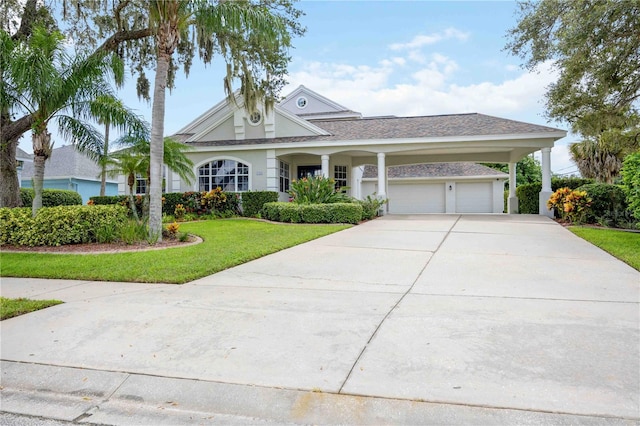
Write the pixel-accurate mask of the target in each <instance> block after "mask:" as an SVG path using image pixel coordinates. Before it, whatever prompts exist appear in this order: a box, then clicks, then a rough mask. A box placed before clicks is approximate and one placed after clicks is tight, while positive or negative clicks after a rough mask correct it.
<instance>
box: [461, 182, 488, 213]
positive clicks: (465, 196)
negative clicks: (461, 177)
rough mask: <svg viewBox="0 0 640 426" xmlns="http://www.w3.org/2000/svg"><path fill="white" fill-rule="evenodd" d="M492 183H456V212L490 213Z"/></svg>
mask: <svg viewBox="0 0 640 426" xmlns="http://www.w3.org/2000/svg"><path fill="white" fill-rule="evenodd" d="M492 211H493V184H492V183H491V182H475V183H460V182H458V183H456V213H491V212H492Z"/></svg>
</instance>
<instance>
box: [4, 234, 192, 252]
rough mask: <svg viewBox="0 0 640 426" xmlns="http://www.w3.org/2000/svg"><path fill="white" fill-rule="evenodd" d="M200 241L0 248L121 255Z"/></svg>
mask: <svg viewBox="0 0 640 426" xmlns="http://www.w3.org/2000/svg"><path fill="white" fill-rule="evenodd" d="M201 242H202V239H200V238H199V237H196V236H193V235H190V236H189V239H188V240H187V241H185V242H182V241H180V240H177V239H167V238H163V240H162V241H161V242H159V243H156V244H153V245H151V244H148V243H147V242H146V241H140V242H137V243H134V244H126V243H123V242H114V243H87V244H67V245H63V246H58V247H51V246H36V247H28V246H13V245H4V246H2V247H1V250H2V251H3V252H31V253H55V254H100V253H122V252H130V251H147V250H163V249H167V248H173V247H186V246H189V245H192V244H198V243H201Z"/></svg>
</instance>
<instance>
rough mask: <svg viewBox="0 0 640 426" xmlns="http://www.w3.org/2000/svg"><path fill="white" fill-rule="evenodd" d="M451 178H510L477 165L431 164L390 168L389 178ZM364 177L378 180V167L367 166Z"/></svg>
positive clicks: (388, 170) (388, 169)
mask: <svg viewBox="0 0 640 426" xmlns="http://www.w3.org/2000/svg"><path fill="white" fill-rule="evenodd" d="M449 176H468V177H471V176H504V177H507V176H509V175H508V174H506V173H503V172H501V171H499V170H495V169H492V168H490V167H487V166H483V165H482V164H476V163H430V164H413V165H409V166H390V167H388V168H387V177H388V178H422V177H424V178H428V177H431V178H433V177H449ZM362 177H363V178H364V179H367V178H369V179H370V178H377V177H378V166H371V165H366V166H365V167H364V172H363V175H362Z"/></svg>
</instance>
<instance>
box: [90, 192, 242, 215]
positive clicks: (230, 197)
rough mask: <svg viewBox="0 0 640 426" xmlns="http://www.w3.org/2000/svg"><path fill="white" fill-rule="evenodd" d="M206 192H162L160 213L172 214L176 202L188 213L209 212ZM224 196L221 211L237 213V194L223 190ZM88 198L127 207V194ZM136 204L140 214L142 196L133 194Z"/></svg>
mask: <svg viewBox="0 0 640 426" xmlns="http://www.w3.org/2000/svg"><path fill="white" fill-rule="evenodd" d="M205 194H207V192H195V191H189V192H168V193H165V194H162V197H163V198H164V202H163V203H162V213H164V214H167V215H173V214H174V213H175V210H176V206H177V205H178V204H182V205H183V206H184V208H185V209H186V211H187V212H188V213H195V214H197V215H204V214H210V213H211V210H210V209H207V208H206V207H204V206H203V203H202V197H203V196H204V195H205ZM223 194H224V197H225V200H226V201H225V202H224V205H225V209H224V211H222V212H221V213H226V212H232V213H233V214H238V213H239V212H240V199H239V195H238V194H236V193H234V192H224V193H223ZM90 200H92V201H93V203H94V204H96V205H102V204H120V205H124V206H126V207H127V208H129V196H128V195H114V196H105V197H91V198H90ZM135 202H136V206H137V207H138V213H139V214H140V215H141V214H142V210H141V209H142V196H140V195H136V196H135Z"/></svg>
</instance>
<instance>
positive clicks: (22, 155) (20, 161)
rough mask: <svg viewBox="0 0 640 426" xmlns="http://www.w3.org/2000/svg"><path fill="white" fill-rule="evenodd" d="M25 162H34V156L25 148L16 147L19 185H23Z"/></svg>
mask: <svg viewBox="0 0 640 426" xmlns="http://www.w3.org/2000/svg"><path fill="white" fill-rule="evenodd" d="M25 163H33V157H32V156H31V155H30V154H27V153H26V152H25V151H24V150H22V149H20V148H16V171H17V172H18V185H20V186H22V170H23V169H24V165H25Z"/></svg>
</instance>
